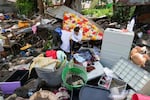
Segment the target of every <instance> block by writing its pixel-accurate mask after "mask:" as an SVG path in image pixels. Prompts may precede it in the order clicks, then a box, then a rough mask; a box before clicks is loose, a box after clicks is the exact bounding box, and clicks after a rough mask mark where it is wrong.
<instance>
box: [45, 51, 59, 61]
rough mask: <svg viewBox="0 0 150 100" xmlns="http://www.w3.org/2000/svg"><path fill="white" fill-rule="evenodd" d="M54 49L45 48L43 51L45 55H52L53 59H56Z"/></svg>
mask: <svg viewBox="0 0 150 100" xmlns="http://www.w3.org/2000/svg"><path fill="white" fill-rule="evenodd" d="M56 52H57V51H56V50H47V51H46V52H45V55H46V57H52V58H53V59H57V54H56Z"/></svg>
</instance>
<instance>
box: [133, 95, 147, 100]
mask: <svg viewBox="0 0 150 100" xmlns="http://www.w3.org/2000/svg"><path fill="white" fill-rule="evenodd" d="M132 100H150V96H146V95H142V94H133V96H132Z"/></svg>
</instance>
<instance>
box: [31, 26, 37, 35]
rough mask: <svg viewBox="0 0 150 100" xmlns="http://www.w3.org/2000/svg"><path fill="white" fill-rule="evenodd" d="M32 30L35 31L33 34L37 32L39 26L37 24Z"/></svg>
mask: <svg viewBox="0 0 150 100" xmlns="http://www.w3.org/2000/svg"><path fill="white" fill-rule="evenodd" d="M32 31H33V34H35V33H36V32H37V26H36V25H33V26H32Z"/></svg>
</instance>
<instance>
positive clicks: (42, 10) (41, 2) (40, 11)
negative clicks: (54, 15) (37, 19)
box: [37, 0, 44, 14]
mask: <svg viewBox="0 0 150 100" xmlns="http://www.w3.org/2000/svg"><path fill="white" fill-rule="evenodd" d="M37 2H38V8H39V13H40V14H44V5H43V1H42V0H37Z"/></svg>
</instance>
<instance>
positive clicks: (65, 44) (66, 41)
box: [60, 30, 72, 52]
mask: <svg viewBox="0 0 150 100" xmlns="http://www.w3.org/2000/svg"><path fill="white" fill-rule="evenodd" d="M61 32H62V35H61V40H62V44H61V46H60V48H61V49H62V50H64V51H65V52H70V38H71V34H72V33H71V32H68V31H66V30H61Z"/></svg>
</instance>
